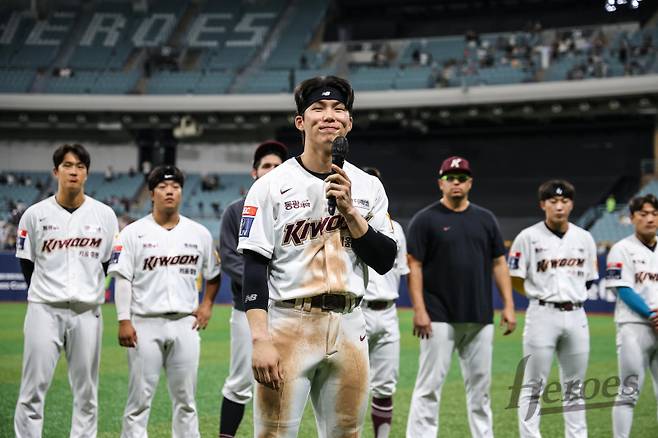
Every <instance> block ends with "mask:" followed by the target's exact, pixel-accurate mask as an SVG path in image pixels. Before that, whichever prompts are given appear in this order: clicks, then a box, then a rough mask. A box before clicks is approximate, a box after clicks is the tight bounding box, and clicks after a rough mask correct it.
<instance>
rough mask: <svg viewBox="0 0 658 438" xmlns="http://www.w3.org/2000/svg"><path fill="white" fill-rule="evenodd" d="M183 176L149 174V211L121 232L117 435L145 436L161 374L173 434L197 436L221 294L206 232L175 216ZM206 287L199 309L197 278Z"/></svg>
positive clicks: (116, 270) (116, 257)
mask: <svg viewBox="0 0 658 438" xmlns="http://www.w3.org/2000/svg"><path fill="white" fill-rule="evenodd" d="M183 184H184V177H183V174H182V172H181V171H180V170H179V169H178V168H176V167H174V166H160V167H157V168H155V169H153V171H152V172H151V173H150V175H149V177H148V187H149V190H150V191H151V200H152V201H153V212H152V214H149V215H148V216H146V217H144V218H142V219H140V220H138V221H136V222H133V223H132V224H130V225H128V226H127V227H126V228H124V229H123V231H122V232H121V234H120V235H119V238H118V239H117V242H116V243H115V246H114V249H113V252H112V259H111V264H110V269H109V272H110V274H112V275H113V276H114V277H115V279H116V283H115V302H116V306H117V314H118V319H119V335H118V336H119V343H120V344H121V345H122V346H124V347H128V366H129V370H130V380H129V384H128V400H127V402H126V408H125V411H124V418H123V430H122V433H121V436H122V437H125V438H132V437H145V436H147V433H146V427H147V423H148V418H149V413H150V408H151V401H152V399H153V395H154V393H155V389H156V388H157V385H158V380H159V378H160V371H161V370H162V368H164V369H165V372H166V374H167V383H168V386H169V395H170V397H171V398H172V404H173V416H172V417H173V418H172V436H173V437H177V438H178V437H180V438H190V437H192V438H194V437H198V436H199V420H198V417H197V411H196V401H195V392H196V381H197V370H198V366H199V351H200V337H199V333H198V330H199V329H205V328H206V325H207V324H208V320H209V319H210V316H211V312H212V304H213V301H214V299H215V295H216V294H217V290H218V288H219V260H218V257H217V255H216V252H215V251H214V248H213V242H212V237H211V235H210V232H209V231H208V230H207V229H206V228H205V227H203V226H202V225H201V224H198V223H196V222H194V221H192V220H190V219H188V218H186V217H185V216H182V215H181V214H180V213H179V208H180V204H181V198H182V189H183ZM199 274H201V275H202V276H203V278H205V279H206V280H207V282H206V292H205V295H204V297H203V302H202V303H201V304H200V305H199V295H198V292H197V288H196V278H197V276H198V275H199Z"/></svg>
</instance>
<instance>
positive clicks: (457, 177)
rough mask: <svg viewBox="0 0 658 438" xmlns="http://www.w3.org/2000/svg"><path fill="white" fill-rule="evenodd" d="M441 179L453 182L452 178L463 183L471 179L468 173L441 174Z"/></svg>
mask: <svg viewBox="0 0 658 438" xmlns="http://www.w3.org/2000/svg"><path fill="white" fill-rule="evenodd" d="M441 179H442V180H443V181H448V182H453V181H454V180H457V181H459V182H460V183H463V182H466V181H468V180H469V179H471V177H470V176H468V175H443V176H442V177H441Z"/></svg>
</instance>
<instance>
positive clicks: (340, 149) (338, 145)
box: [331, 135, 350, 159]
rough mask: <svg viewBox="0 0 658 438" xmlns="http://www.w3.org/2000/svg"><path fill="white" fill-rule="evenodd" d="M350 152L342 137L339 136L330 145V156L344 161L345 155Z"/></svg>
mask: <svg viewBox="0 0 658 438" xmlns="http://www.w3.org/2000/svg"><path fill="white" fill-rule="evenodd" d="M349 150H350V145H349V143H348V142H347V139H346V138H345V137H343V136H342V135H339V136H338V137H336V138H335V139H334V141H333V142H332V143H331V155H334V156H339V157H342V158H343V159H345V157H346V156H347V153H348V152H349Z"/></svg>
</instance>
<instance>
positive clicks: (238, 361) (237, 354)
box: [222, 308, 255, 404]
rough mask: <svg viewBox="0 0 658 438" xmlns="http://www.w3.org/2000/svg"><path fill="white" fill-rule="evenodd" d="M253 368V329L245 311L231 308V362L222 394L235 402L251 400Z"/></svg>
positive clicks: (244, 402) (242, 402) (241, 402)
mask: <svg viewBox="0 0 658 438" xmlns="http://www.w3.org/2000/svg"><path fill="white" fill-rule="evenodd" d="M254 382H255V380H254V373H253V371H252V369H251V331H250V330H249V321H248V320H247V314H246V313H245V312H244V311H241V310H236V309H235V308H234V309H233V310H231V362H230V366H229V373H228V377H227V378H226V381H225V382H224V387H223V388H222V394H223V395H224V397H226V398H227V399H229V400H231V401H232V402H235V403H240V404H246V403H247V402H248V401H249V400H251V396H252V388H253V386H254Z"/></svg>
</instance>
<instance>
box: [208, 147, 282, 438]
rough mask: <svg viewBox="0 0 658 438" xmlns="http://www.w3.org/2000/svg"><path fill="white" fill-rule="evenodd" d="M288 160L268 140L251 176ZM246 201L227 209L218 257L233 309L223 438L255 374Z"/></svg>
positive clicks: (234, 425) (232, 429)
mask: <svg viewBox="0 0 658 438" xmlns="http://www.w3.org/2000/svg"><path fill="white" fill-rule="evenodd" d="M286 159H288V148H287V147H286V145H284V144H283V143H280V142H278V141H275V140H267V141H265V142H263V143H261V144H260V145H258V147H257V148H256V151H255V152H254V162H253V166H252V170H251V176H252V178H253V179H254V180H257V179H258V178H260V177H262V176H263V175H265V174H266V173H268V172H270V171H271V170H273V169H275V168H276V167H278V166H280V165H281V163H283V162H284V161H285V160H286ZM243 208H244V198H240V199H238V200H236V201H235V202H233V203H232V204H230V205H229V206H228V207H226V210H225V211H224V215H223V216H222V225H221V230H220V233H219V255H220V257H221V259H222V270H223V271H224V272H225V273H227V274H228V276H229V278H230V279H231V292H233V309H231V363H230V366H229V375H228V376H227V377H226V380H225V381H224V387H223V388H222V394H223V396H224V398H223V399H222V407H221V415H220V419H219V436H220V438H230V437H233V436H235V434H236V432H237V431H238V427H239V426H240V422H241V421H242V417H243V416H244V408H245V404H246V403H247V402H248V401H249V400H251V396H252V388H253V386H254V373H253V372H252V371H251V342H250V341H251V334H250V333H249V323H248V322H247V315H245V312H244V303H243V299H242V255H241V254H240V253H238V234H239V232H240V218H241V217H242V210H243Z"/></svg>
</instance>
